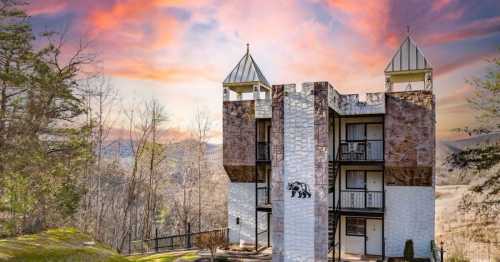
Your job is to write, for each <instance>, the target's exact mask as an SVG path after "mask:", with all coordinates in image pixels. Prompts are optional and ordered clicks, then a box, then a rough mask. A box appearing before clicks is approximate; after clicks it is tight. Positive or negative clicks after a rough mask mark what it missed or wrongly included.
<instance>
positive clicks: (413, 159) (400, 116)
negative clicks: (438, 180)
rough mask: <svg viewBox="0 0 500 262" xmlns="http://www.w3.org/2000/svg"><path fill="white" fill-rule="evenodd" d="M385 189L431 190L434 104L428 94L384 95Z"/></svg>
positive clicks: (396, 93)
mask: <svg viewBox="0 0 500 262" xmlns="http://www.w3.org/2000/svg"><path fill="white" fill-rule="evenodd" d="M384 125H385V126H384V129H385V166H386V167H385V175H386V184H387V185H389V186H390V185H397V186H433V180H434V179H433V178H434V161H435V160H434V159H435V157H434V156H435V103H434V95H433V94H432V91H422V90H420V91H407V92H392V93H387V94H386V115H385V124H384Z"/></svg>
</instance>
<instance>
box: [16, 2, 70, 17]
mask: <svg viewBox="0 0 500 262" xmlns="http://www.w3.org/2000/svg"><path fill="white" fill-rule="evenodd" d="M67 7H68V1H65V0H46V1H33V2H31V3H30V4H29V5H27V6H26V8H25V10H26V13H27V14H28V15H31V16H35V15H54V14H57V13H60V12H62V11H63V10H65V9H66V8H67Z"/></svg>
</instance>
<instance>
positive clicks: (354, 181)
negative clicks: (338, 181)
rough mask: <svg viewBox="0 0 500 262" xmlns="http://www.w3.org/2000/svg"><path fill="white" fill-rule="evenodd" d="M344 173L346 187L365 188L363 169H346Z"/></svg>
mask: <svg viewBox="0 0 500 262" xmlns="http://www.w3.org/2000/svg"><path fill="white" fill-rule="evenodd" d="M345 175H346V186H345V187H346V188H347V189H365V171H361V170H347V171H346V173H345Z"/></svg>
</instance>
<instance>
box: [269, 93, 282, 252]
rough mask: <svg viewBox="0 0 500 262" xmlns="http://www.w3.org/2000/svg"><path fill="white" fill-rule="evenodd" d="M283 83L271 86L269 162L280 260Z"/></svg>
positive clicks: (275, 242)
mask: <svg viewBox="0 0 500 262" xmlns="http://www.w3.org/2000/svg"><path fill="white" fill-rule="evenodd" d="M284 89H285V86H284V85H277V86H273V92H272V93H273V98H272V114H273V115H272V124H271V146H272V148H271V164H272V175H271V183H272V189H273V190H272V191H271V203H272V206H273V215H272V217H271V225H272V226H271V230H272V236H273V237H272V241H273V243H272V246H273V261H274V262H282V261H284V259H285V254H284V242H285V239H284V237H285V235H284V227H283V224H284V215H285V213H284V201H283V197H284V196H283V194H284V188H283V186H284V181H283V178H284V166H283V164H284V144H283V143H284V140H283V135H284V131H283V130H284V122H283V120H284V114H285V113H284V104H283V95H284Z"/></svg>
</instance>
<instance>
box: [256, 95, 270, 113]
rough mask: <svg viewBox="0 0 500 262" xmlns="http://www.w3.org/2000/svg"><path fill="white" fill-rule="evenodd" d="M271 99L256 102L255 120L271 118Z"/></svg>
mask: <svg viewBox="0 0 500 262" xmlns="http://www.w3.org/2000/svg"><path fill="white" fill-rule="evenodd" d="M271 103H272V101H271V99H257V100H255V118H271V115H272V109H271Z"/></svg>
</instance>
